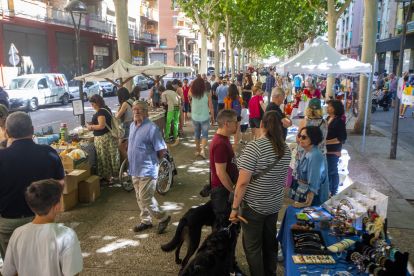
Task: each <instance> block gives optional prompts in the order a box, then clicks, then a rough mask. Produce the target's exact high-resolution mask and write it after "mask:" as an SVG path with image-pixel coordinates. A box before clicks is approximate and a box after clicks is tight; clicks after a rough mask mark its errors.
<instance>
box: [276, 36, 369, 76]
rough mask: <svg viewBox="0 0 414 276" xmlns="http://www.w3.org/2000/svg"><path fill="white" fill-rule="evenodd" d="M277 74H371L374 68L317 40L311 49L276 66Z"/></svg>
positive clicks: (308, 48)
mask: <svg viewBox="0 0 414 276" xmlns="http://www.w3.org/2000/svg"><path fill="white" fill-rule="evenodd" d="M276 72H278V73H279V74H281V75H286V74H287V73H290V74H312V75H325V74H356V73H357V74H361V73H366V74H369V73H371V72H372V66H371V64H369V63H361V62H359V61H357V60H355V59H351V58H348V57H346V56H343V55H341V54H340V53H338V51H336V50H335V49H334V48H332V47H331V46H329V45H328V43H326V42H325V41H324V40H323V39H322V38H317V39H316V40H315V41H314V42H313V43H312V44H311V45H309V47H307V48H306V49H305V50H303V51H302V52H300V53H299V54H297V55H296V56H293V57H291V58H290V59H288V60H287V61H285V62H283V63H280V64H278V65H276Z"/></svg>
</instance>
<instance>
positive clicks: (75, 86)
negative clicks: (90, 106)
mask: <svg viewBox="0 0 414 276" xmlns="http://www.w3.org/2000/svg"><path fill="white" fill-rule="evenodd" d="M94 94H98V95H100V96H101V97H103V93H102V91H101V90H100V88H99V84H98V82H96V81H86V82H84V83H83V100H84V101H85V102H86V101H88V99H89V98H90V97H92V95H94ZM78 99H79V81H78V80H71V81H69V100H78Z"/></svg>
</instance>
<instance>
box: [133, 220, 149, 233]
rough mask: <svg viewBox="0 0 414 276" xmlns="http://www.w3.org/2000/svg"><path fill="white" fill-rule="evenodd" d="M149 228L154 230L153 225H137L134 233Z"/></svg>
mask: <svg viewBox="0 0 414 276" xmlns="http://www.w3.org/2000/svg"><path fill="white" fill-rule="evenodd" d="M148 228H152V224H145V223H143V222H141V223H140V224H137V225H136V226H134V228H133V229H132V230H134V232H141V231H143V230H145V229H148Z"/></svg>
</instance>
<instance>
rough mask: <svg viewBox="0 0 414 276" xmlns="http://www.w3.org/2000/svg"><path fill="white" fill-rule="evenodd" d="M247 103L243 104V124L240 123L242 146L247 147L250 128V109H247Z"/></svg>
mask: <svg viewBox="0 0 414 276" xmlns="http://www.w3.org/2000/svg"><path fill="white" fill-rule="evenodd" d="M246 106H247V102H243V103H242V107H243V109H242V111H241V122H240V131H241V134H242V138H241V140H240V142H239V143H240V144H242V145H243V144H245V145H247V138H246V130H247V128H248V127H249V109H248V108H246Z"/></svg>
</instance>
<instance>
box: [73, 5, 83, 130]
mask: <svg viewBox="0 0 414 276" xmlns="http://www.w3.org/2000/svg"><path fill="white" fill-rule="evenodd" d="M70 15H71V16H72V21H73V26H74V27H75V39H76V63H77V65H78V76H81V75H82V73H81V71H82V66H81V59H80V49H79V48H80V25H81V18H82V14H81V13H79V23H78V26H76V23H75V18H74V17H73V12H70ZM79 99H80V100H81V101H82V110H83V113H82V114H81V115H79V116H80V121H81V126H84V125H85V108H84V105H83V81H82V80H80V81H79Z"/></svg>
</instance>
